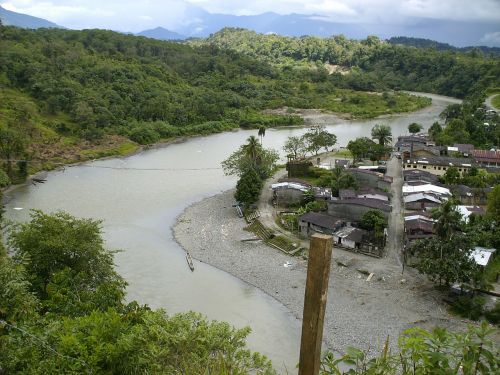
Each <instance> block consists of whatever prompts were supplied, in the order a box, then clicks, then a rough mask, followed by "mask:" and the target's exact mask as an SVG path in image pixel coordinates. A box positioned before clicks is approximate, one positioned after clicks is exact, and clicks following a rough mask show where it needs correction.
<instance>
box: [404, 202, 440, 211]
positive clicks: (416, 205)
mask: <svg viewBox="0 0 500 375" xmlns="http://www.w3.org/2000/svg"><path fill="white" fill-rule="evenodd" d="M437 206H439V204H438V203H435V202H428V201H419V202H408V203H405V209H407V210H418V211H420V210H425V209H427V208H433V207H437Z"/></svg>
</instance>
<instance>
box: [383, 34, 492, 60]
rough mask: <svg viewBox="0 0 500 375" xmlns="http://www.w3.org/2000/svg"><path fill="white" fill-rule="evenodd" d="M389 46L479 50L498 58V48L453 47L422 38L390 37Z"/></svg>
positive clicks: (439, 49) (438, 49)
mask: <svg viewBox="0 0 500 375" xmlns="http://www.w3.org/2000/svg"><path fill="white" fill-rule="evenodd" d="M387 41H388V42H389V43H391V44H399V45H404V46H411V47H417V48H432V49H435V50H437V51H460V52H469V51H471V50H480V51H481V52H483V53H486V54H493V55H496V56H500V48H499V47H485V46H468V47H455V46H452V45H451V44H448V43H440V42H436V41H435V40H431V39H424V38H410V37H406V36H397V37H392V38H390V39H389V40H387Z"/></svg>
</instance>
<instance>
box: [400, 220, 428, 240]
mask: <svg viewBox="0 0 500 375" xmlns="http://www.w3.org/2000/svg"><path fill="white" fill-rule="evenodd" d="M405 235H406V239H407V241H408V242H410V243H411V242H413V241H416V240H420V239H423V238H430V237H432V236H434V222H433V221H430V220H426V219H422V218H409V217H405Z"/></svg>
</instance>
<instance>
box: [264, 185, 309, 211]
mask: <svg viewBox="0 0 500 375" xmlns="http://www.w3.org/2000/svg"><path fill="white" fill-rule="evenodd" d="M271 189H273V199H274V201H275V202H276V205H278V206H281V207H286V206H289V205H291V204H297V203H300V202H302V199H303V198H304V193H305V192H306V191H309V190H310V189H311V185H306V184H303V183H299V182H278V183H276V184H272V185H271Z"/></svg>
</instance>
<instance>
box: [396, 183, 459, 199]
mask: <svg viewBox="0 0 500 375" xmlns="http://www.w3.org/2000/svg"><path fill="white" fill-rule="evenodd" d="M415 193H424V194H433V195H435V196H437V197H447V196H451V192H450V189H447V188H445V187H442V186H437V185H432V184H421V185H408V184H404V185H403V195H408V194H415Z"/></svg>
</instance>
